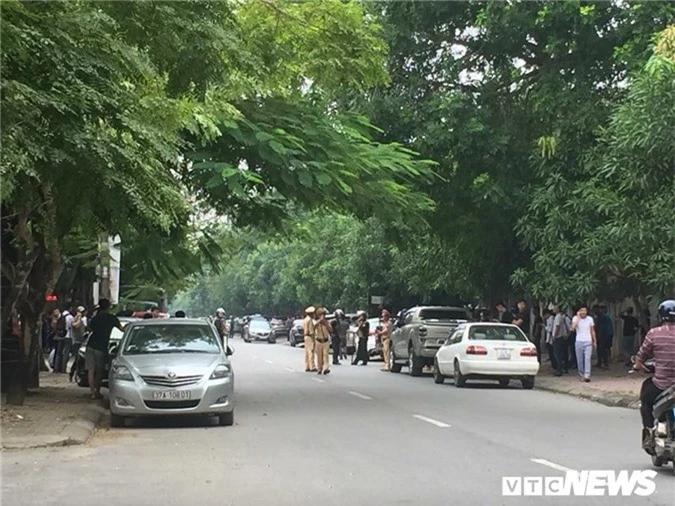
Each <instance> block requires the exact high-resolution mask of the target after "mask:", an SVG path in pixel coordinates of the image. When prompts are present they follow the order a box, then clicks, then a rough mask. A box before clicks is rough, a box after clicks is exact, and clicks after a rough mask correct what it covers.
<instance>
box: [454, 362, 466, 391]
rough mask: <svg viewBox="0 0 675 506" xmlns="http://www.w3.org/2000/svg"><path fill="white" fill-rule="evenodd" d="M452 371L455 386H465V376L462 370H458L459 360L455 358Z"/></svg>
mask: <svg viewBox="0 0 675 506" xmlns="http://www.w3.org/2000/svg"><path fill="white" fill-rule="evenodd" d="M454 373H455V386H456V387H457V388H462V387H463V386H465V385H466V378H465V377H464V375H463V374H462V371H460V370H459V360H455V366H454Z"/></svg>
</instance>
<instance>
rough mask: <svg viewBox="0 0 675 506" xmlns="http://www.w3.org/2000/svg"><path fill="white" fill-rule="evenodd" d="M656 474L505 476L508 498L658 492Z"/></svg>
mask: <svg viewBox="0 0 675 506" xmlns="http://www.w3.org/2000/svg"><path fill="white" fill-rule="evenodd" d="M656 474H657V473H656V471H654V470H651V469H650V470H645V471H632V472H630V471H619V472H617V471H567V473H566V474H565V476H505V477H503V478H502V495H505V496H548V495H550V496H570V495H572V496H603V495H606V496H619V495H622V496H629V495H638V496H641V497H647V496H650V495H652V494H653V493H654V492H655V491H656V483H654V478H655V477H656Z"/></svg>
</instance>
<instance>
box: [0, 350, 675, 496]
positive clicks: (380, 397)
mask: <svg viewBox="0 0 675 506" xmlns="http://www.w3.org/2000/svg"><path fill="white" fill-rule="evenodd" d="M234 344H235V347H236V353H235V355H234V357H233V361H234V367H235V372H236V375H237V379H236V391H237V408H236V416H235V421H236V425H235V426H234V427H218V426H216V425H215V423H214V422H212V421H211V420H209V419H206V420H204V419H198V420H192V419H187V420H186V419H171V420H157V421H152V420H151V421H140V422H134V423H133V424H131V425H130V426H128V427H127V428H125V429H114V430H102V431H100V432H99V433H98V434H97V435H96V436H95V438H94V439H93V440H92V441H91V443H89V444H87V445H85V446H83V447H71V448H59V449H53V448H52V449H44V450H31V451H24V452H5V453H4V454H3V462H2V472H3V483H2V490H3V504H11V505H13V506H20V505H31V506H32V505H58V506H66V505H68V506H72V505H87V506H89V505H91V504H108V505H122V506H126V505H130V506H143V505H147V506H159V505H162V506H165V505H181V506H182V505H193V504H194V505H200V506H225V505H238V506H249V505H250V506H255V505H267V504H269V505H301V506H304V505H312V506H313V505H321V506H332V505H336V506H337V505H350V506H358V505H384V504H387V505H406V504H424V505H430V506H435V505H439V506H440V505H448V504H457V505H462V506H464V505H481V506H488V505H498V504H505V505H511V504H513V505H520V504H524V505H530V504H532V505H534V504H537V505H541V504H545V505H557V504H579V505H581V504H583V505H584V506H585V505H599V504H602V505H605V504H607V505H609V504H611V505H612V506H614V505H632V504H651V505H672V504H673V502H674V501H675V476H673V472H672V469H670V468H669V469H667V470H663V471H661V472H660V473H659V475H658V476H657V478H656V487H657V491H656V493H655V494H654V495H652V496H651V497H649V498H646V499H644V498H638V497H618V498H617V497H596V498H589V497H587V498H562V497H543V498H542V497H537V498H531V497H528V498H525V497H502V495H501V484H502V477H503V476H560V475H562V474H563V471H561V469H565V468H566V469H575V470H586V469H613V470H623V469H628V470H636V469H651V466H650V463H649V460H648V458H647V456H646V455H645V454H644V453H642V451H641V450H640V449H639V447H638V439H639V437H638V428H639V420H638V414H637V412H635V411H631V410H624V409H621V408H608V407H605V406H601V405H598V404H594V403H591V402H588V401H582V400H577V399H574V398H571V397H567V396H559V395H556V394H551V393H547V392H539V391H536V390H534V391H524V390H522V389H521V388H520V386H519V385H514V386H513V387H511V388H508V389H500V388H498V387H496V386H495V385H486V386H478V387H473V388H471V387H470V388H466V389H457V388H455V387H454V386H453V385H452V383H451V382H450V383H448V384H446V385H435V384H434V383H433V381H432V380H431V379H430V378H429V377H425V378H411V377H409V376H407V375H406V374H400V375H397V374H391V373H385V372H381V371H380V367H381V364H380V363H371V364H370V365H369V366H368V367H363V366H357V367H354V366H349V365H342V366H337V367H334V368H333V371H332V373H331V374H330V375H328V376H318V375H316V374H310V373H305V372H304V371H301V367H302V361H303V350H302V349H300V348H298V349H293V348H290V347H288V346H286V345H283V344H281V342H280V344H277V345H269V344H266V343H251V344H245V343H243V342H241V341H240V340H236V341H235V342H234ZM404 371H405V369H404Z"/></svg>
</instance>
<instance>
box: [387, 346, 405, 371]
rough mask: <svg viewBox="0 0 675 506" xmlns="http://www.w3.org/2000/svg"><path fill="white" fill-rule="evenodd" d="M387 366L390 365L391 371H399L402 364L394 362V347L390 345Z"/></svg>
mask: <svg viewBox="0 0 675 506" xmlns="http://www.w3.org/2000/svg"><path fill="white" fill-rule="evenodd" d="M389 366H390V369H389V370H390V371H391V372H396V373H399V372H401V369H402V368H403V366H402V365H401V364H397V363H396V354H395V353H394V347H393V346H392V348H391V350H389Z"/></svg>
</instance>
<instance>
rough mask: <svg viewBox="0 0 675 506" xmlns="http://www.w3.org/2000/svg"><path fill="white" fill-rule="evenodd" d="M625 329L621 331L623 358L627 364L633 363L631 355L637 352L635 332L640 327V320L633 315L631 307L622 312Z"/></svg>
mask: <svg viewBox="0 0 675 506" xmlns="http://www.w3.org/2000/svg"><path fill="white" fill-rule="evenodd" d="M621 319H622V320H623V331H622V332H621V334H622V336H621V357H620V359H621V360H624V361H625V362H624V363H625V364H626V365H627V366H630V365H632V362H631V360H630V359H631V357H632V356H633V353H635V334H636V333H637V331H638V329H639V328H640V322H639V321H638V319H637V318H635V316H633V308H632V307H629V308H628V309H626V310H625V311H624V312H623V313H622V314H621Z"/></svg>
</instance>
